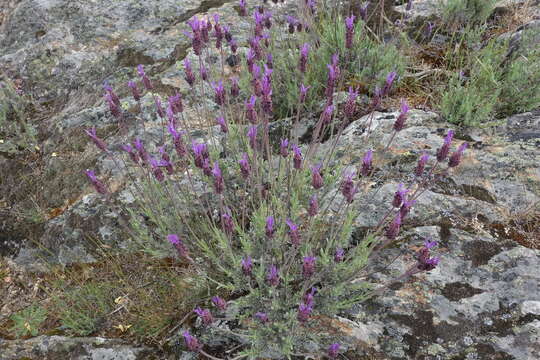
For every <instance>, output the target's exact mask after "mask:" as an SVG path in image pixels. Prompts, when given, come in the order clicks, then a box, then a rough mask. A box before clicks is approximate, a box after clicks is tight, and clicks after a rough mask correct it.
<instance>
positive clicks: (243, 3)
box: [238, 0, 248, 16]
mask: <svg viewBox="0 0 540 360" xmlns="http://www.w3.org/2000/svg"><path fill="white" fill-rule="evenodd" d="M238 5H239V7H240V16H247V14H248V13H247V7H246V0H240V1H239V2H238Z"/></svg>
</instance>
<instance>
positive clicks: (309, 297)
mask: <svg viewBox="0 0 540 360" xmlns="http://www.w3.org/2000/svg"><path fill="white" fill-rule="evenodd" d="M316 292H317V289H316V288H314V287H312V288H311V290H310V291H309V292H307V293H306V294H305V295H304V304H306V305H307V306H310V307H313V306H314V305H315V293H316Z"/></svg>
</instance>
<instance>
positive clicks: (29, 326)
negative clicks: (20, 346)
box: [11, 305, 47, 337]
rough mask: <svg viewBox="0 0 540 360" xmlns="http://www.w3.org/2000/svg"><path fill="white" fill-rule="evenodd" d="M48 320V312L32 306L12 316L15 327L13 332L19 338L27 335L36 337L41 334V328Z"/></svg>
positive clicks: (12, 328)
mask: <svg viewBox="0 0 540 360" xmlns="http://www.w3.org/2000/svg"><path fill="white" fill-rule="evenodd" d="M45 319H47V311H46V310H45V309H44V308H42V307H41V306H38V305H31V306H29V307H27V308H26V309H24V310H21V311H19V312H17V313H15V314H13V315H11V320H12V321H13V326H12V327H11V332H13V333H14V334H15V336H17V337H23V336H27V335H31V336H36V335H37V334H38V333H39V327H40V326H41V324H42V323H43V322H44V321H45Z"/></svg>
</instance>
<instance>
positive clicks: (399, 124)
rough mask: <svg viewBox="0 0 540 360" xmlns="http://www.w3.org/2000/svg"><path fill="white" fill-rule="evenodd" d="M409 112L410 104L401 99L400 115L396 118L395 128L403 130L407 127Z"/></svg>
mask: <svg viewBox="0 0 540 360" xmlns="http://www.w3.org/2000/svg"><path fill="white" fill-rule="evenodd" d="M408 112H409V105H408V104H407V102H406V101H405V100H404V99H402V100H401V110H400V112H399V116H398V118H397V119H396V122H394V130H395V131H401V130H403V128H404V127H405V120H407V113H408Z"/></svg>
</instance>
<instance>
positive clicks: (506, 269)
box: [349, 227, 540, 359]
mask: <svg viewBox="0 0 540 360" xmlns="http://www.w3.org/2000/svg"><path fill="white" fill-rule="evenodd" d="M439 233H440V228H437V227H419V228H415V229H412V230H411V231H410V232H409V234H408V236H409V237H410V239H411V240H409V241H407V242H406V243H403V244H401V245H400V246H399V248H395V249H392V250H390V251H389V252H387V254H386V255H385V259H393V258H394V257H395V255H397V254H399V253H401V254H402V255H401V257H403V258H405V261H403V262H400V261H395V262H394V263H392V265H391V266H390V267H389V268H388V269H383V270H382V271H381V273H380V274H379V277H378V280H379V281H383V282H388V283H393V280H392V279H394V278H396V277H397V276H398V275H399V274H400V273H403V272H404V271H405V270H406V269H407V267H408V266H409V265H408V264H410V263H411V262H412V259H411V256H413V255H414V251H415V250H414V249H415V248H416V246H420V245H421V238H423V237H425V236H431V237H432V238H433V239H435V240H438V241H439V244H440V246H439V250H438V252H439V255H440V256H441V259H442V260H441V264H440V265H439V267H438V268H437V269H435V270H432V271H431V272H429V273H423V274H419V275H416V276H415V278H410V279H409V280H407V281H404V282H399V283H394V285H393V286H391V289H389V290H387V292H385V293H384V294H383V295H382V296H381V297H379V298H376V299H374V300H371V301H370V302H368V303H366V304H362V305H360V306H358V307H357V308H356V310H354V311H352V312H351V313H350V314H349V317H350V318H351V319H352V320H353V321H355V322H365V321H369V322H370V325H369V326H368V328H369V329H375V328H377V326H379V327H380V328H381V329H382V334H379V335H378V336H377V342H376V343H375V344H373V346H372V347H371V349H370V350H367V351H366V350H364V351H363V352H364V353H366V354H371V355H374V354H377V353H378V354H381V353H382V354H386V355H387V356H399V357H400V358H403V359H417V358H420V357H422V356H424V357H429V356H440V358H442V359H447V358H453V357H459V356H469V357H470V356H475V357H472V358H477V359H492V358H495V357H496V356H501V357H502V358H515V359H534V358H537V357H538V356H539V355H540V352H539V351H540V349H539V347H538V343H537V339H538V332H537V328H538V323H539V316H538V315H535V314H533V313H534V311H536V310H535V306H536V305H535V304H533V303H534V301H530V300H528V299H538V297H539V296H540V281H539V280H540V279H539V275H538V274H537V273H535V272H531V271H530V269H533V268H536V267H537V266H539V265H540V252H539V251H537V250H532V249H528V248H524V247H522V246H516V245H515V244H512V243H502V244H501V243H500V242H498V241H496V240H495V239H493V238H491V237H490V236H485V235H483V236H475V235H471V234H468V233H466V232H463V231H458V230H450V233H449V234H448V235H446V236H445V237H443V238H441V237H440V236H439V235H438V234H439ZM520 304H521V305H520ZM520 308H521V310H520ZM524 309H525V310H524ZM529 309H530V310H529ZM531 311H532V312H531ZM525 312H526V314H527V315H526V314H525ZM388 344H391V345H388ZM390 349H391V350H390ZM390 354H392V355H390ZM398 354H399V355H398Z"/></svg>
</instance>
